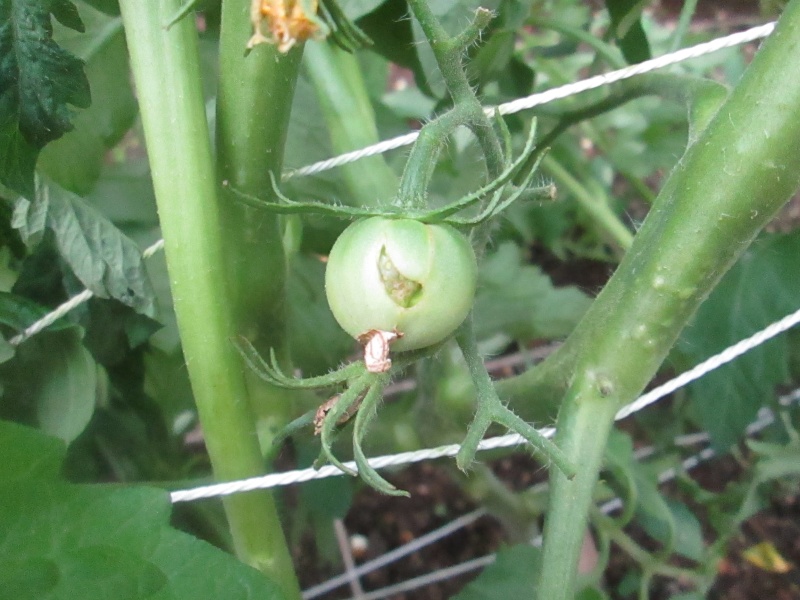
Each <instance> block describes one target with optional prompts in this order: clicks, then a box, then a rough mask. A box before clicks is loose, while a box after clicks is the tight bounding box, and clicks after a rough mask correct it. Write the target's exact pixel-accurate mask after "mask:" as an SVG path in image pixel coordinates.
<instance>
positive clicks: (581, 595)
mask: <svg viewBox="0 0 800 600" xmlns="http://www.w3.org/2000/svg"><path fill="white" fill-rule="evenodd" d="M575 600H608V594H606V593H605V592H604V591H602V590H599V589H597V588H596V587H586V588H583V589H582V590H581V591H580V592H578V593H577V594H575Z"/></svg>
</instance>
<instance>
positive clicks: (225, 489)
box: [170, 309, 800, 503]
mask: <svg viewBox="0 0 800 600" xmlns="http://www.w3.org/2000/svg"><path fill="white" fill-rule="evenodd" d="M798 323H800V309H798V310H796V311H795V312H793V313H792V314H790V315H787V316H785V317H783V318H782V319H779V320H778V321H775V322H774V323H772V324H770V325H768V326H767V327H765V328H764V329H762V330H761V331H758V332H757V333H755V334H753V335H752V336H750V337H748V338H745V339H743V340H741V341H739V342H737V343H736V344H733V345H732V346H729V347H728V348H726V349H725V350H723V351H722V352H720V353H719V354H715V355H714V356H712V357H710V358H708V359H706V360H704V361H703V362H701V363H700V364H698V365H696V366H695V367H693V368H692V369H690V370H689V371H686V372H685V373H682V374H680V375H678V376H677V377H675V378H673V379H671V380H669V381H667V382H666V383H664V384H662V385H659V386H658V387H656V388H653V389H652V390H650V391H649V392H647V393H646V394H644V395H642V396H640V397H639V398H638V399H637V400H635V401H634V402H632V403H631V404H629V405H627V406H625V407H623V408H622V409H621V410H620V411H619V412H618V413H617V415H616V419H617V420H620V419H624V418H625V417H627V416H630V415H631V414H633V413H634V412H636V411H638V410H641V409H643V408H645V407H646V406H649V405H650V404H652V403H654V402H656V401H657V400H660V399H661V398H664V397H665V396H668V395H669V394H671V393H672V392H674V391H676V390H678V389H679V388H682V387H684V386H686V385H688V384H689V383H691V382H692V381H696V380H697V379H700V378H701V377H703V376H704V375H706V374H708V373H710V372H711V371H713V370H715V369H718V368H719V367H721V366H722V365H724V364H727V363H729V362H731V361H732V360H734V359H736V358H738V357H739V356H741V355H742V354H745V353H747V352H749V351H750V350H752V349H753V348H756V347H757V346H760V345H761V344H763V343H765V342H767V341H768V340H771V339H772V338H774V337H776V336H778V335H780V334H781V333H783V332H784V331H786V330H788V329H791V328H792V327H794V326H795V325H797V324H798ZM539 433H541V434H542V435H544V436H545V437H548V438H549V437H552V436H553V435H554V434H555V429H554V428H553V427H545V428H543V429H540V430H539ZM525 443H526V442H525V440H524V438H522V436H520V435H518V434H516V433H514V434H509V435H503V436H498V437H493V438H488V439H485V440H482V441H481V443H480V444H479V445H478V450H491V449H497V448H508V447H511V446H518V445H522V444H525ZM459 448H460V445H459V444H448V445H446V446H439V447H438V448H427V449H424V450H415V451H412V452H401V453H399V454H389V455H386V456H378V457H374V458H370V459H369V460H368V462H369V465H370V466H371V467H372V468H373V469H376V470H377V469H383V468H386V467H390V466H399V465H406V464H411V463H415V462H421V461H424V460H433V459H435V458H443V457H450V456H455V455H456V454H457V453H458V450H459ZM344 464H345V465H346V466H347V467H349V468H350V469H352V470H353V471H358V466H357V465H356V464H355V462H353V461H350V462H346V463H344ZM343 474H344V473H343V472H342V471H341V470H340V469H339V468H338V467H336V466H333V465H325V466H324V467H321V468H320V469H297V470H293V471H286V472H283V473H270V474H269V475H262V476H259V477H250V478H248V479H241V480H238V481H230V482H225V483H215V484H211V485H204V486H199V487H196V488H191V489H186V490H176V491H174V492H172V493H171V494H170V499H171V501H172V502H173V503H177V502H191V501H194V500H199V499H201V498H214V497H219V496H229V495H231V494H238V493H242V492H250V491H253V490H261V489H270V488H274V487H281V486H286V485H291V484H294V483H302V482H305V481H311V480H312V479H325V478H326V477H333V476H338V475H343Z"/></svg>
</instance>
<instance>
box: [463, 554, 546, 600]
mask: <svg viewBox="0 0 800 600" xmlns="http://www.w3.org/2000/svg"><path fill="white" fill-rule="evenodd" d="M539 554H540V551H539V549H538V548H534V547H533V546H528V545H525V544H520V545H518V546H509V547H507V548H503V549H501V550H499V551H498V552H497V557H496V560H495V562H493V563H492V564H490V565H489V566H488V567H486V568H485V569H484V570H483V572H481V574H480V576H478V578H477V579H476V580H475V581H473V582H472V583H470V584H469V585H467V587H465V588H464V589H463V590H462V591H461V592H460V593H459V594H458V595H457V596H456V597H455V598H454V600H508V599H509V598H535V595H534V594H535V592H536V587H535V584H536V571H537V569H538V567H537V565H538V562H539Z"/></svg>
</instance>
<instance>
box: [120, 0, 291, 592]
mask: <svg viewBox="0 0 800 600" xmlns="http://www.w3.org/2000/svg"><path fill="white" fill-rule="evenodd" d="M120 6H121V8H122V16H123V21H124V24H125V33H126V36H127V41H128V48H129V50H130V55H131V66H132V69H133V75H134V80H135V83H136V88H137V92H138V98H139V108H140V111H141V115H142V122H143V125H144V132H145V138H146V142H147V151H148V156H149V160H150V165H151V170H152V177H153V185H154V188H155V192H156V199H157V202H158V210H159V216H160V220H161V227H162V232H163V236H164V240H165V252H166V257H167V265H168V268H169V273H170V282H171V285H172V294H173V299H174V305H175V312H176V315H177V318H178V326H179V329H180V333H181V340H182V344H183V352H184V356H185V358H186V363H187V368H188V370H189V376H190V379H191V382H192V389H193V391H194V396H195V400H196V402H197V407H198V411H199V414H200V419H201V421H202V423H203V431H204V434H205V441H206V445H207V448H208V453H209V456H210V457H211V461H212V465H213V468H214V474H215V477H216V478H217V479H222V480H225V479H237V478H241V477H247V476H250V475H254V474H257V473H262V472H263V461H262V459H261V453H260V449H259V446H258V443H257V440H256V436H255V430H254V425H253V417H252V414H251V411H250V408H249V403H248V394H247V388H246V383H245V378H244V369H243V368H242V363H241V360H240V359H239V357H238V355H237V353H236V350H235V348H234V347H233V345H232V344H231V343H230V338H231V337H232V336H233V335H234V334H235V333H236V328H237V324H236V319H235V315H234V314H233V313H234V305H233V295H232V294H231V289H230V286H229V279H228V277H227V272H226V262H225V248H224V243H225V238H224V236H223V234H222V228H221V226H220V225H221V209H220V205H219V197H218V195H217V186H216V183H215V179H214V173H215V171H214V162H213V158H212V153H211V143H210V136H209V132H208V126H207V124H206V112H205V103H204V100H203V96H202V91H201V86H200V70H199V59H198V53H197V33H196V31H195V28H194V22H193V21H192V20H191V19H185V20H183V21H181V22H179V23H176V24H175V25H173V27H171V28H170V29H169V30H167V29H165V27H164V25H165V24H166V23H167V22H168V21H169V19H170V17H172V15H174V14H175V13H176V12H177V11H178V10H179V8H180V2H179V0H162V1H160V2H156V3H152V2H147V3H145V2H139V1H138V0H123V1H122V2H120ZM225 509H226V513H227V516H228V520H229V524H230V528H231V533H232V536H233V540H234V546H235V548H236V552H237V554H238V555H239V557H240V558H241V559H242V560H243V561H245V562H247V563H249V564H251V565H253V566H255V567H257V568H259V569H261V570H262V571H264V572H265V573H267V574H268V575H270V576H271V577H272V578H273V579H274V580H275V581H277V582H278V583H279V584H280V585H281V587H282V588H283V589H284V591H285V592H286V595H287V596H286V597H287V598H293V597H299V591H298V590H297V583H296V581H295V579H294V574H293V570H292V566H291V562H290V560H289V554H288V552H287V550H286V545H285V542H284V540H283V536H282V534H281V529H280V523H279V521H278V518H277V512H276V510H275V506H274V504H273V501H272V498H271V496H270V495H269V494H266V493H261V492H258V493H254V494H246V495H241V496H232V497H230V498H228V499H227V500H225Z"/></svg>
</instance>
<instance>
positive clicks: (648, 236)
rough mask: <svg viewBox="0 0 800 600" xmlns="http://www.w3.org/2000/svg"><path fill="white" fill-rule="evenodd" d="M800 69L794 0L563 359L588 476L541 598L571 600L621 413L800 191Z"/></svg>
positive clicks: (570, 453)
mask: <svg viewBox="0 0 800 600" xmlns="http://www.w3.org/2000/svg"><path fill="white" fill-rule="evenodd" d="M798 69H800V0H793V1H792V2H790V4H789V5H788V6H787V8H786V10H785V12H784V15H783V17H782V18H781V20H780V22H779V24H778V27H777V29H776V31H775V33H774V34H773V35H772V36H771V37H770V38H769V39H768V40H767V41H766V42H765V43H764V45H763V47H762V49H761V50H760V51H759V53H758V54H757V55H756V57H755V59H754V61H753V63H752V64H751V66H750V68H749V69H748V71H747V73H746V74H745V76H744V77H743V78H742V80H741V82H740V83H739V85H738V87H737V88H736V90H735V91H734V92H733V94H732V95H731V96H730V98H729V99H728V101H727V102H726V103H725V104H724V105H723V106H722V107H721V108H720V109H719V111H718V112H717V113H716V116H715V117H714V118H713V119H712V121H711V123H710V124H709V125H708V126H707V127H706V129H705V131H704V132H703V133H702V134H701V135H700V137H699V139H698V140H697V141H696V142H695V143H694V144H692V145H691V146H690V147H689V148H688V149H687V152H686V154H685V155H684V157H683V158H682V159H681V161H680V163H679V164H678V165H677V167H676V168H675V170H674V172H673V173H672V174H671V176H670V178H669V180H668V181H667V182H666V184H665V186H664V188H663V189H662V191H661V193H660V194H659V197H658V199H657V201H656V203H655V204H654V205H653V208H652V209H651V211H650V214H649V215H648V217H647V219H646V220H645V222H644V224H643V226H642V229H641V230H640V231H639V234H638V235H637V236H636V239H635V241H634V244H633V246H632V247H631V249H630V250H629V251H628V253H627V254H626V256H625V259H624V260H623V261H622V263H621V264H620V266H619V268H618V269H617V272H616V273H615V274H614V276H613V277H612V279H611V281H610V282H609V283H608V285H607V286H606V288H605V289H604V290H603V292H602V293H601V294H600V296H599V297H598V298H597V300H596V301H595V302H594V304H593V305H592V307H591V308H590V310H589V311H588V312H587V314H586V315H585V317H584V319H583V320H582V321H581V323H580V324H579V325H578V327H577V329H576V330H575V332H574V333H573V335H572V336H570V338H569V339H568V341H567V342H566V344H565V345H564V346H563V347H562V348H561V349H560V350H559V352H558V353H564V354H565V355H567V356H569V355H570V354H573V355H574V356H575V357H576V358H575V368H574V371H573V372H572V373H570V374H569V375H568V380H569V387H568V390H567V394H566V397H565V400H564V404H563V405H562V408H561V411H560V413H559V418H558V434H557V437H556V443H557V444H558V445H559V446H560V447H561V449H562V450H563V451H564V452H565V453H566V454H567V458H568V459H570V460H572V461H573V462H575V463H576V464H577V465H578V468H579V470H578V475H577V476H576V477H575V478H574V479H573V480H568V479H567V478H566V477H564V476H563V475H562V474H561V473H559V472H558V471H556V470H553V471H552V474H551V484H552V492H551V501H550V509H549V513H548V515H547V521H546V525H545V543H544V555H543V558H542V570H541V575H540V580H539V587H538V594H539V597H540V598H543V599H545V598H546V599H547V600H566V599H567V598H572V594H573V591H574V590H573V585H574V578H575V569H576V564H577V559H578V553H579V550H580V544H581V539H582V537H583V535H584V530H585V527H586V517H587V513H588V510H589V505H590V503H591V499H592V490H593V488H594V485H595V482H596V480H597V473H598V469H599V467H600V462H601V456H602V452H603V448H604V447H605V442H606V438H607V436H608V432H609V430H610V428H611V426H612V420H613V418H614V414H615V413H616V411H617V409H618V408H619V407H620V406H622V405H623V404H625V403H627V402H629V401H631V400H633V399H634V398H635V397H636V395H638V394H639V393H640V392H641V390H642V389H643V388H644V386H645V385H646V384H647V382H648V381H649V380H650V379H651V378H652V376H653V375H654V374H655V372H656V370H657V369H658V367H659V365H660V364H661V362H662V361H663V359H664V357H665V356H666V354H667V352H668V351H669V349H670V348H671V346H672V345H673V343H674V342H675V340H676V338H677V336H678V334H679V333H680V331H681V329H682V328H683V327H684V326H685V325H686V323H687V322H688V320H689V318H690V317H691V316H692V314H693V313H694V312H695V310H696V309H697V307H698V305H699V304H700V303H701V302H702V301H703V300H704V299H705V298H706V297H707V295H708V294H709V293H710V291H711V290H712V289H713V287H714V286H715V285H716V283H717V282H718V281H719V279H720V278H721V277H722V275H723V274H724V273H725V272H726V271H727V269H728V268H730V266H731V265H732V264H733V263H734V261H735V260H736V259H737V258H738V256H739V255H740V254H741V253H742V252H743V251H744V249H746V248H747V246H748V245H749V244H750V242H752V240H753V239H754V238H755V236H756V235H757V234H758V232H759V231H760V230H761V229H762V228H763V227H764V225H765V224H766V223H767V222H769V220H770V219H771V218H772V216H773V215H774V214H775V212H776V211H777V210H778V209H779V208H780V207H781V206H782V204H783V203H784V202H785V201H786V200H787V198H789V197H790V196H791V194H792V193H793V192H794V191H795V190H796V189H797V187H798V185H799V184H800V144H798V143H797V140H798V139H800V78H798V77H796V76H795V74H796V73H797V71H798ZM557 360H560V359H557Z"/></svg>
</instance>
